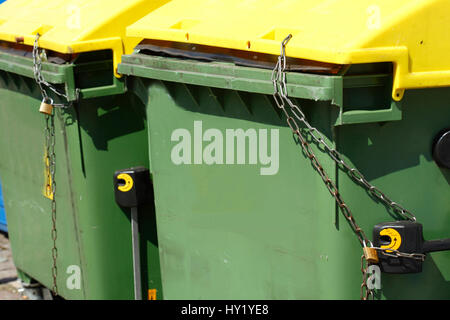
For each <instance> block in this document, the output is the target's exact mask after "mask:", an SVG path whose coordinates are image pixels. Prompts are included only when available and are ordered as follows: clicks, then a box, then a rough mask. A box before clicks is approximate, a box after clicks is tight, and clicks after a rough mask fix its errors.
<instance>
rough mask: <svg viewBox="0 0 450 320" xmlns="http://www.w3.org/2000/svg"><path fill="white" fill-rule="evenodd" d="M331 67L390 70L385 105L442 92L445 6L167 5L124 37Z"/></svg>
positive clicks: (373, 2)
mask: <svg viewBox="0 0 450 320" xmlns="http://www.w3.org/2000/svg"><path fill="white" fill-rule="evenodd" d="M288 34H292V35H293V37H292V39H291V40H290V41H289V43H288V45H287V47H286V54H287V56H290V57H294V58H303V59H309V60H316V61H322V62H329V63H336V64H356V63H372V62H393V64H394V86H393V98H394V99H395V100H400V99H401V98H402V96H403V92H404V89H408V88H425V87H437V86H450V0H280V1H274V0H189V1H185V0H173V1H171V2H169V3H167V4H166V5H164V6H162V7H160V8H159V9H157V10H155V11H153V12H152V13H150V14H148V15H147V16H146V17H144V18H142V19H141V20H139V21H138V22H136V23H134V24H133V25H131V26H129V27H128V28H127V35H128V36H134V37H141V38H145V39H156V40H169V41H177V42H187V43H196V44H203V45H209V46H217V47H226V48H232V49H239V50H248V51H255V52H261V53H268V54H275V55H279V54H280V44H281V41H282V40H283V39H284V38H285V37H286V36H287V35H288Z"/></svg>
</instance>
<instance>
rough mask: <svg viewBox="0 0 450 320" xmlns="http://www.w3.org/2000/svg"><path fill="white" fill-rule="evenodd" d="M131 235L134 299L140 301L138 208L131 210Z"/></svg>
mask: <svg viewBox="0 0 450 320" xmlns="http://www.w3.org/2000/svg"><path fill="white" fill-rule="evenodd" d="M131 235H132V245H133V272H134V299H135V300H142V283H141V254H140V251H139V224H138V208H137V207H132V208H131Z"/></svg>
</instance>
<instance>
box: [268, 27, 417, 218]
mask: <svg viewBox="0 0 450 320" xmlns="http://www.w3.org/2000/svg"><path fill="white" fill-rule="evenodd" d="M291 38H292V35H291V34H290V35H288V36H287V37H286V38H285V39H284V40H283V42H282V44H281V55H280V56H279V57H278V61H277V63H276V65H275V68H274V70H273V72H272V82H273V86H274V91H275V92H274V94H273V96H274V99H275V102H276V104H277V106H278V107H279V108H280V109H282V110H283V111H284V113H285V114H286V117H287V122H288V125H289V127H290V128H291V129H292V131H293V132H294V133H296V132H297V131H298V132H299V125H298V123H297V120H298V121H300V122H301V123H302V124H303V125H304V126H305V127H306V129H307V131H308V132H309V134H310V135H311V138H312V139H313V141H314V142H315V143H317V146H318V147H319V149H320V150H322V151H324V152H326V153H327V154H328V155H329V156H330V157H331V158H332V159H333V160H334V161H335V162H336V163H337V165H338V166H339V167H340V168H341V169H342V170H344V171H345V172H347V174H348V175H349V176H350V177H351V178H352V179H353V180H354V181H355V182H357V183H358V184H359V185H361V186H362V187H363V188H365V189H366V190H367V191H368V192H369V194H371V195H372V196H374V197H375V198H377V199H379V200H380V201H382V202H383V203H385V204H386V205H387V206H389V207H390V208H392V210H393V211H394V212H396V213H397V214H399V215H401V216H402V217H403V218H405V219H408V220H411V221H416V217H415V216H414V214H412V213H411V212H410V211H408V210H407V209H405V208H404V207H402V206H401V205H400V204H398V203H396V202H394V201H392V200H391V199H390V198H389V197H388V196H386V194H384V193H383V192H382V191H381V190H380V189H378V188H377V187H376V186H374V185H372V184H371V183H370V182H369V181H368V180H367V179H366V178H365V177H364V175H363V174H362V173H361V172H360V171H359V170H357V169H356V168H353V167H351V166H350V165H349V164H348V163H347V162H346V161H345V160H344V157H343V156H342V154H341V153H340V152H338V151H337V150H336V149H335V148H333V147H331V146H329V145H328V144H327V143H326V141H325V138H324V137H323V135H322V134H321V133H320V132H319V130H317V129H316V128H314V127H313V126H311V125H310V124H309V122H308V121H307V120H306V117H305V114H304V113H303V112H302V111H301V110H300V108H299V107H298V106H296V105H295V104H294V103H293V102H292V101H291V100H290V99H289V98H288V96H287V95H288V91H287V84H286V44H287V43H288V42H289V40H290V39H291ZM284 101H286V102H287V104H288V105H289V107H290V110H291V112H292V114H293V116H294V117H292V116H290V115H289V114H288V112H287V111H286V109H285V107H284ZM296 119H297V120H296ZM296 134H297V133H296ZM297 135H298V136H300V134H299V133H298V134H297ZM327 183H328V182H327ZM330 192H331V190H330Z"/></svg>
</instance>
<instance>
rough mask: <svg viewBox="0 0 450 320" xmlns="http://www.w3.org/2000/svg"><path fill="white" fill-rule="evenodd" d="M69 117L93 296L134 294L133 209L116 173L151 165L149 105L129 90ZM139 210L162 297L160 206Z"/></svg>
mask: <svg viewBox="0 0 450 320" xmlns="http://www.w3.org/2000/svg"><path fill="white" fill-rule="evenodd" d="M68 116H69V117H73V119H74V120H75V122H73V124H72V125H68V127H67V128H68V129H67V130H68V131H70V132H71V137H70V139H71V141H73V142H77V143H73V144H72V148H71V150H70V151H71V159H72V162H73V170H74V171H75V172H76V173H77V174H76V175H74V177H73V183H74V185H75V186H76V189H77V197H76V203H77V208H78V212H79V217H80V218H79V219H80V234H81V238H82V241H83V244H84V248H85V256H84V259H85V261H86V265H85V268H86V269H85V273H86V286H88V288H89V290H88V296H87V298H89V299H130V298H133V269H132V267H133V265H132V247H131V224H130V212H129V210H128V209H122V208H120V207H119V206H118V205H117V204H116V202H115V200H114V188H113V174H114V172H115V171H116V170H119V169H124V168H129V167H133V166H144V167H149V157H148V151H147V150H148V140H147V124H146V119H145V108H144V105H143V104H142V103H140V101H139V100H138V99H137V98H135V97H134V96H133V95H132V94H130V93H129V94H125V95H120V96H110V97H104V98H101V99H90V100H84V101H82V102H81V103H79V104H78V105H77V106H76V108H75V109H73V110H71V111H70V115H68ZM69 128H70V129H69ZM139 213H140V216H139V217H140V231H141V250H142V251H143V253H142V257H143V258H142V260H143V265H144V262H145V261H147V264H146V265H145V266H146V267H148V269H149V271H148V272H149V275H148V279H147V282H148V287H149V288H150V289H157V292H158V293H159V294H160V295H159V297H160V298H161V297H162V291H161V285H160V275H159V257H158V248H157V241H155V237H156V230H155V228H154V227H152V225H154V223H152V221H154V208H153V207H152V206H147V207H144V208H140V211H139ZM144 252H145V254H144ZM146 259H147V260H146ZM143 267H144V266H143ZM144 274H145V272H144ZM143 287H144V289H145V288H146V285H145V284H144V285H143ZM144 297H145V295H144Z"/></svg>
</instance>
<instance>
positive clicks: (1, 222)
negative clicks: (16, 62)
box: [0, 0, 8, 232]
mask: <svg viewBox="0 0 450 320" xmlns="http://www.w3.org/2000/svg"><path fill="white" fill-rule="evenodd" d="M0 1H1V0H0ZM0 231H3V232H8V226H7V224H6V214H5V206H4V205H3V196H2V186H1V185H0Z"/></svg>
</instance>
